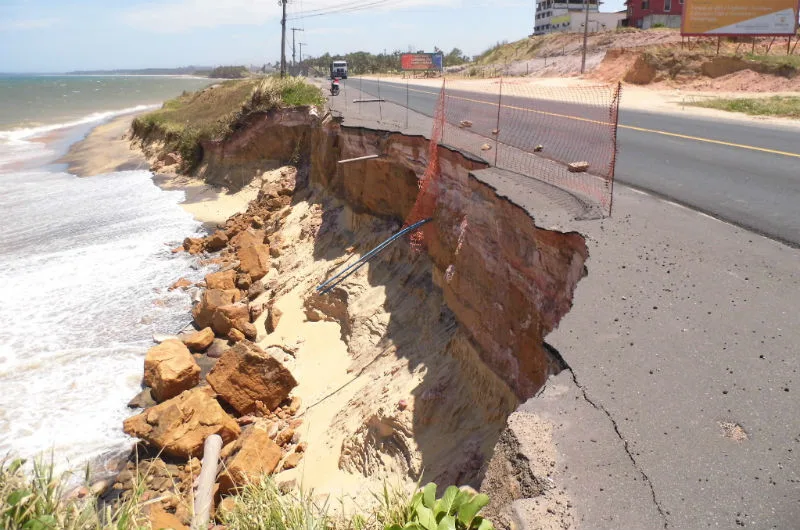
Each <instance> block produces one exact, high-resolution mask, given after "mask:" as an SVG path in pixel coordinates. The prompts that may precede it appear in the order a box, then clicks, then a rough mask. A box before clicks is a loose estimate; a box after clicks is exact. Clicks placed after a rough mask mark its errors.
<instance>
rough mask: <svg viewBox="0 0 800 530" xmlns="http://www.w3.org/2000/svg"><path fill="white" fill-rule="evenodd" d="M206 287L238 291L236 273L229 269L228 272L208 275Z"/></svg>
mask: <svg viewBox="0 0 800 530" xmlns="http://www.w3.org/2000/svg"><path fill="white" fill-rule="evenodd" d="M206 287H208V288H209V289H222V290H223V291H224V290H226V289H236V271H235V270H233V269H228V270H226V271H219V272H212V273H211V274H207V275H206Z"/></svg>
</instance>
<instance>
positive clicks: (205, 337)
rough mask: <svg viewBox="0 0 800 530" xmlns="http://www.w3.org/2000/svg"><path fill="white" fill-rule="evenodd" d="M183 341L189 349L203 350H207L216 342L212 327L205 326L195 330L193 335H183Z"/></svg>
mask: <svg viewBox="0 0 800 530" xmlns="http://www.w3.org/2000/svg"><path fill="white" fill-rule="evenodd" d="M181 340H183V343H184V344H185V345H186V347H187V348H189V351H193V352H201V351H206V349H208V347H209V346H211V343H212V342H214V331H213V330H212V329H211V328H203V329H201V330H200V331H195V332H194V333H192V334H191V335H186V336H185V337H182V339H181Z"/></svg>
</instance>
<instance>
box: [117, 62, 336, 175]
mask: <svg viewBox="0 0 800 530" xmlns="http://www.w3.org/2000/svg"><path fill="white" fill-rule="evenodd" d="M324 103H325V97H324V96H323V95H322V91H321V90H320V89H319V88H318V87H315V86H313V85H310V84H308V83H306V82H305V81H304V80H302V79H299V78H293V77H289V78H283V79H281V78H279V77H268V78H265V79H263V80H261V81H259V80H254V79H246V80H234V81H226V82H224V83H220V84H218V85H214V86H211V87H208V88H206V89H204V90H200V91H198V92H184V93H183V94H182V95H181V96H179V97H177V98H175V99H171V100H169V101H167V102H166V103H164V105H163V106H162V108H160V109H159V110H156V111H153V112H150V113H147V114H144V115H142V116H139V117H137V118H136V119H135V120H134V121H133V130H134V132H135V133H136V135H137V136H138V137H140V138H145V139H148V138H153V137H156V138H161V139H162V140H163V142H164V144H165V148H166V149H167V150H168V151H177V152H179V153H180V155H181V157H182V159H183V163H184V167H183V169H184V170H187V171H191V170H192V169H194V168H195V167H196V166H197V164H198V163H199V162H200V160H201V159H202V154H203V152H202V147H201V145H200V143H201V142H202V141H204V140H219V139H222V138H225V137H226V136H227V135H228V134H230V133H231V132H232V131H233V130H235V129H237V128H238V126H239V125H240V124H241V122H242V121H243V120H244V119H245V118H246V116H247V115H248V114H250V113H251V112H256V111H269V110H273V109H276V108H280V107H295V106H305V105H310V106H311V105H313V106H321V105H323V104H324Z"/></svg>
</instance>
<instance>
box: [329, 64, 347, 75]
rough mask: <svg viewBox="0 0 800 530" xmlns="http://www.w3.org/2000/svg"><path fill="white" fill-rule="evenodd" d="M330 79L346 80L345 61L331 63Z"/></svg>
mask: <svg viewBox="0 0 800 530" xmlns="http://www.w3.org/2000/svg"><path fill="white" fill-rule="evenodd" d="M331 79H347V61H333V62H331Z"/></svg>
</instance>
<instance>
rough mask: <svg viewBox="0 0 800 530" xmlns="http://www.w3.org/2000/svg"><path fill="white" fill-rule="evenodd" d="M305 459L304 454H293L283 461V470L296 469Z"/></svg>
mask: <svg viewBox="0 0 800 530" xmlns="http://www.w3.org/2000/svg"><path fill="white" fill-rule="evenodd" d="M302 458H303V453H292V454H290V455H289V456H287V457H286V460H284V461H283V469H294V468H296V467H297V465H298V464H299V463H300V460H301V459H302Z"/></svg>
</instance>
